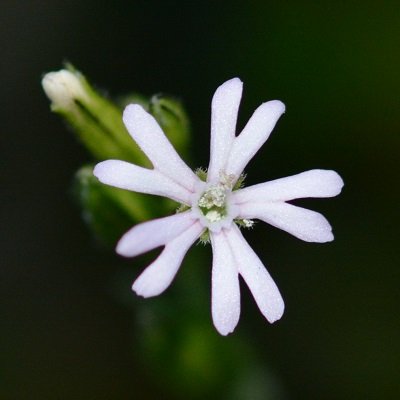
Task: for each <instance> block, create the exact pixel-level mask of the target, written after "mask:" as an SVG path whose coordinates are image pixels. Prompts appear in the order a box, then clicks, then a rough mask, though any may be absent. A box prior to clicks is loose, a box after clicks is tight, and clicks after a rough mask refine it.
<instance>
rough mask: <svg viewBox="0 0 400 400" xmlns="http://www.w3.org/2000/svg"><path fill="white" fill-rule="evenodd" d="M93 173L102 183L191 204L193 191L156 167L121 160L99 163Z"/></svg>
mask: <svg viewBox="0 0 400 400" xmlns="http://www.w3.org/2000/svg"><path fill="white" fill-rule="evenodd" d="M93 175H94V176H95V177H96V178H97V179H98V180H99V181H100V182H102V183H105V184H107V185H111V186H115V187H117V188H120V189H128V190H132V191H133V192H138V193H148V194H154V195H157V196H164V197H169V198H170V199H173V200H176V201H178V202H180V203H185V204H190V198H191V195H192V194H191V192H189V190H187V189H185V188H184V187H183V186H181V185H179V184H177V183H176V182H174V181H173V180H172V179H170V178H168V177H167V176H165V175H163V174H162V173H161V172H159V171H156V170H154V169H147V168H142V167H138V166H137V165H134V164H131V163H128V162H126V161H119V160H107V161H103V162H101V163H98V164H97V165H96V167H95V168H94V170H93Z"/></svg>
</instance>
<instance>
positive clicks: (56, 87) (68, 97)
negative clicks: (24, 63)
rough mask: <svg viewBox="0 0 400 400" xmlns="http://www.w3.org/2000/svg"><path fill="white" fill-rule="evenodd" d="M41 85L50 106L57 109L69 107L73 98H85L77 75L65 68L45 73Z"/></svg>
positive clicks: (72, 102) (85, 95)
mask: <svg viewBox="0 0 400 400" xmlns="http://www.w3.org/2000/svg"><path fill="white" fill-rule="evenodd" d="M42 86H43V90H44V91H45V93H46V95H47V97H48V98H49V99H50V100H51V102H52V106H53V107H54V108H57V109H70V108H71V106H73V104H74V101H75V100H83V99H87V94H86V93H85V91H84V88H83V86H82V83H81V81H80V79H79V77H78V76H76V75H75V74H74V73H73V72H71V71H68V70H66V69H62V70H60V71H58V72H49V73H48V74H46V75H45V76H44V77H43V79H42Z"/></svg>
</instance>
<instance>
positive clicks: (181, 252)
mask: <svg viewBox="0 0 400 400" xmlns="http://www.w3.org/2000/svg"><path fill="white" fill-rule="evenodd" d="M203 230H204V228H203V227H202V225H200V223H198V222H195V223H194V224H193V225H192V226H191V227H190V228H188V229H187V230H186V231H184V232H182V233H181V234H180V235H179V236H178V237H176V238H175V239H173V240H172V241H170V242H169V243H168V244H167V245H166V246H165V248H164V250H163V251H162V252H161V254H160V255H159V256H158V258H157V259H156V260H155V261H154V262H153V263H152V264H150V265H149V266H148V267H147V268H146V269H145V270H144V271H143V272H142V274H141V275H140V276H139V277H138V278H137V279H136V281H135V282H134V284H133V286H132V289H133V290H134V291H135V292H136V293H137V294H138V295H139V296H143V297H152V296H158V295H159V294H161V293H162V292H163V291H164V290H165V289H167V287H168V286H169V285H170V284H171V282H172V280H173V279H174V277H175V275H176V273H177V272H178V269H179V267H180V266H181V263H182V260H183V257H185V255H186V253H187V251H188V250H189V247H190V246H191V245H192V244H193V243H194V242H195V241H196V239H197V238H198V237H199V236H200V235H201V232H202V231H203Z"/></svg>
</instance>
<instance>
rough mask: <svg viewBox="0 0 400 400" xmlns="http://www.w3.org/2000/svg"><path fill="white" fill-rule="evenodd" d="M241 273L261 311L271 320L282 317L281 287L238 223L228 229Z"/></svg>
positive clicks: (283, 306) (230, 242) (229, 239)
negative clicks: (242, 232) (248, 241)
mask: <svg viewBox="0 0 400 400" xmlns="http://www.w3.org/2000/svg"><path fill="white" fill-rule="evenodd" d="M227 237H228V241H229V244H230V246H231V248H232V250H233V254H234V257H235V260H236V262H237V265H238V270H239V273H240V275H242V277H243V279H244V281H245V282H246V284H247V286H248V287H249V289H250V291H251V293H252V295H253V297H254V299H255V301H256V303H257V305H258V307H259V309H260V311H261V313H262V314H263V315H264V316H265V318H267V320H268V321H269V322H271V323H272V322H275V321H276V320H278V319H280V318H281V316H282V314H283V311H284V308H285V305H284V303H283V299H282V296H281V294H280V293H279V289H278V288H277V286H276V284H275V282H274V281H273V279H272V278H271V276H270V274H269V273H268V271H267V270H266V268H265V267H264V265H263V264H262V262H261V260H260V259H259V258H258V256H257V254H256V253H255V252H254V251H253V249H252V248H251V247H250V246H249V244H248V243H247V242H246V240H245V239H244V237H243V236H242V234H241V233H240V231H239V228H238V227H237V226H236V225H234V224H233V225H232V228H231V229H230V230H229V231H227Z"/></svg>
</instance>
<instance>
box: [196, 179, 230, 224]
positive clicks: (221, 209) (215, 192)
mask: <svg viewBox="0 0 400 400" xmlns="http://www.w3.org/2000/svg"><path fill="white" fill-rule="evenodd" d="M226 192H227V188H226V187H225V185H224V184H222V183H219V184H218V185H214V186H210V187H209V188H208V189H207V190H206V191H205V192H204V193H203V194H202V195H201V197H200V199H199V201H198V203H197V205H198V206H199V208H200V210H201V212H202V213H203V215H204V216H205V217H206V218H207V220H208V221H210V222H217V221H220V220H221V219H223V218H224V217H225V216H226V214H227V211H226Z"/></svg>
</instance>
